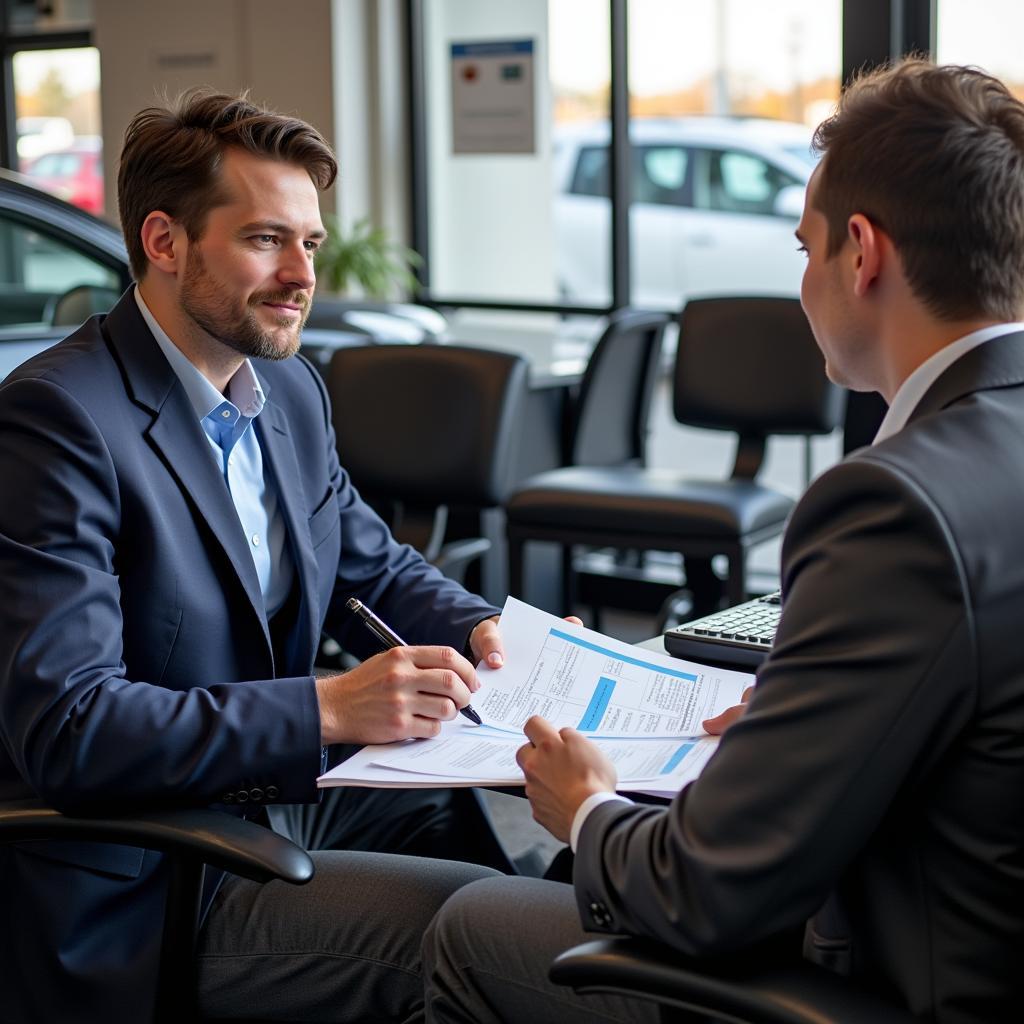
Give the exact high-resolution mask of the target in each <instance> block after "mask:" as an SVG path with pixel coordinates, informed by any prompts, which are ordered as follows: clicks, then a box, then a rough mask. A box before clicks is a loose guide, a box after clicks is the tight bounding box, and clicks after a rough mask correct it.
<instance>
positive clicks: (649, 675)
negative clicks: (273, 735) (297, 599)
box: [317, 598, 753, 796]
mask: <svg viewBox="0 0 1024 1024" xmlns="http://www.w3.org/2000/svg"><path fill="white" fill-rule="evenodd" d="M501 632H502V641H503V644H504V647H505V664H504V666H503V667H502V668H500V669H488V668H487V667H486V666H484V665H480V666H479V667H478V669H477V672H478V675H479V677H480V681H481V684H482V685H481V688H480V690H479V691H477V693H475V694H474V695H473V707H474V708H475V709H476V711H477V713H478V714H479V715H480V717H481V719H483V722H484V724H483V726H475V725H472V724H471V723H470V722H468V721H467V720H466V719H464V718H462V717H461V716H460V717H459V718H458V719H457V720H456V721H454V722H446V723H444V725H443V727H442V730H441V735H440V736H439V737H437V738H436V739H430V740H405V741H404V742H401V743H389V744H381V745H378V746H368V747H364V748H363V749H362V750H360V751H359V752H358V753H357V754H355V755H354V756H353V757H351V758H349V759H348V760H347V761H345V762H343V763H342V764H340V765H338V766H337V767H336V768H333V769H331V770H330V771H329V772H327V774H326V775H323V776H322V777H321V778H320V779H318V780H317V781H318V785H320V786H375V787H385V788H386V787H393V788H406V789H414V788H424V787H431V788H433V787H442V786H521V785H523V784H524V780H523V774H522V772H521V771H520V770H519V766H518V765H517V764H516V761H515V754H516V751H517V750H518V749H519V747H520V746H522V745H523V743H524V742H525V737H524V736H523V732H522V727H523V724H524V723H525V722H526V721H527V719H528V718H530V717H531V716H532V715H542V716H543V717H544V718H546V719H547V720H548V721H549V722H551V724H552V725H553V726H554V727H555V728H556V729H557V728H562V727H564V726H571V727H573V728H575V729H578V730H579V731H580V732H583V733H585V734H586V735H587V736H588V737H590V738H592V739H593V740H594V742H595V743H597V744H598V746H600V748H601V749H602V750H603V751H604V753H605V754H606V755H607V756H608V757H609V758H610V759H611V760H612V762H613V763H614V764H615V767H616V771H617V772H618V775H619V785H618V788H619V790H620V791H623V792H641V793H650V794H653V795H657V796H671V795H672V794H674V793H676V792H678V791H679V790H680V789H681V788H682V787H683V786H685V785H686V784H687V783H689V782H691V781H693V779H695V778H696V777H697V776H698V775H699V774H700V771H701V769H702V768H703V767H704V764H705V763H706V762H707V760H708V758H709V757H710V756H711V754H712V753H713V752H714V750H715V747H716V745H717V739H715V738H713V737H709V736H707V735H705V734H704V733H703V730H702V729H701V724H700V723H701V722H702V721H703V720H704V719H705V718H711V717H712V716H714V715H717V714H719V713H720V712H722V711H724V710H725V709H726V708H728V707H732V706H733V705H734V704H738V703H739V702H740V696H741V694H742V693H743V691H744V690H745V689H746V688H747V687H748V686H750V685H751V684H752V683H753V676H751V675H749V674H748V673H745V672H734V671H730V670H727V669H711V668H708V667H706V666H702V665H698V664H696V663H694V662H688V661H682V660H679V659H677V658H671V657H669V656H668V655H664V654H658V653H655V652H652V651H647V650H645V649H644V648H642V647H635V646H633V645H630V644H624V643H622V642H620V641H618V640H613V639H611V638H610V637H606V636H603V635H602V634H600V633H595V632H594V631H593V630H589V629H586V628H584V627H582V626H574V625H572V624H571V623H568V622H565V621H564V620H563V619H559V618H556V617H555V616H553V615H549V614H548V613H547V612H542V611H540V610H539V609H537V608H532V607H530V606H529V605H527V604H524V603H523V602H521V601H517V600H515V599H514V598H509V599H508V601H507V602H506V604H505V608H504V610H503V612H502V615H501Z"/></svg>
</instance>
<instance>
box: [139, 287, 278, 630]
mask: <svg viewBox="0 0 1024 1024" xmlns="http://www.w3.org/2000/svg"><path fill="white" fill-rule="evenodd" d="M135 301H136V303H138V306H139V311H140V312H141V313H142V317H143V319H144V320H145V321H146V324H147V325H148V327H149V329H150V330H151V331H152V332H153V337H154V338H156V343H157V344H158V345H159V346H160V351H161V352H163V354H164V355H165V356H166V357H167V361H168V362H169V363H170V364H171V369H173V370H174V372H175V373H176V374H177V376H178V379H179V380H180V381H181V384H182V387H184V389H185V393H186V394H187V395H188V398H189V401H190V402H191V403H192V408H193V409H195V412H196V417H197V419H198V420H199V422H200V424H201V425H202V428H203V430H204V431H205V432H206V436H207V439H208V440H209V442H210V454H211V456H212V457H213V458H214V459H215V460H216V463H217V466H218V468H219V469H220V471H221V473H223V475H224V482H225V483H226V484H227V487H228V491H229V492H230V494H231V500H232V501H233V502H234V505H235V511H236V512H237V513H238V521H239V522H240V523H241V524H242V531H243V532H244V533H245V537H246V540H247V541H248V548H249V553H250V554H251V555H252V560H253V563H254V565H255V566H256V575H257V576H258V577H259V581H260V590H261V591H262V592H263V603H264V605H265V607H266V613H267V618H268V619H269V618H270V617H271V616H272V615H273V614H274V613H275V612H276V611H278V609H280V607H281V605H283V604H284V602H285V600H287V598H288V593H289V591H290V590H291V587H292V580H293V579H294V576H295V566H294V563H293V561H292V557H291V553H290V551H289V550H288V535H287V531H286V529H285V523H284V516H283V515H282V513H281V508H280V506H279V504H278V500H277V489H276V487H275V485H274V483H273V480H272V479H270V478H268V477H267V475H265V474H264V472H263V452H262V451H261V449H260V443H259V438H258V437H257V436H256V430H255V428H254V427H253V420H255V419H256V417H257V416H259V414H260V413H261V412H262V411H263V406H264V405H265V404H266V400H267V395H268V394H269V390H268V391H267V392H264V390H263V387H262V385H261V384H260V382H259V379H258V378H257V377H256V373H255V371H254V370H253V368H252V364H251V363H250V362H249V360H248V359H246V360H245V362H244V363H242V365H241V366H240V367H239V368H238V370H237V371H236V373H235V375H234V376H233V377H232V378H231V380H230V381H228V387H227V393H228V397H227V398H225V397H224V395H222V394H221V393H220V392H219V391H218V390H217V389H216V388H215V387H214V386H213V385H212V384H211V383H210V382H209V381H208V380H207V379H206V378H205V377H204V376H203V375H202V373H200V372H199V370H198V369H196V367H195V366H194V365H193V364H192V363H191V362H190V361H189V359H188V357H187V356H186V355H185V354H184V353H183V352H182V351H181V349H179V348H178V346H177V345H175V344H174V342H173V341H171V339H170V338H169V337H168V335H167V333H166V331H164V329H163V328H162V327H161V326H160V325H159V324H158V323H157V321H156V318H155V317H154V316H153V314H152V313H151V312H150V311H149V308H148V307H147V306H146V303H145V302H144V301H143V298H142V296H141V295H140V294H139V290H138V288H136V289H135Z"/></svg>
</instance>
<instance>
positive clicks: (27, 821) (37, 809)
mask: <svg viewBox="0 0 1024 1024" xmlns="http://www.w3.org/2000/svg"><path fill="white" fill-rule="evenodd" d="M50 840H58V841H60V840H64V841H67V840H73V841H75V842H99V843H117V844H123V845H125V846H139V847H142V848H143V849H147V850H160V851H162V852H164V853H166V854H167V855H168V857H169V859H170V865H171V873H170V882H169V885H168V888H167V895H166V899H165V902H164V906H165V913H164V925H163V940H162V949H161V955H160V977H159V982H158V992H157V998H156V1001H155V1006H156V1008H157V1010H156V1018H155V1019H156V1021H158V1022H161V1024H162V1022H168V1024H170V1022H175V1024H177V1022H180V1021H194V1020H198V1019H199V1016H198V1010H197V993H196V940H197V935H198V930H199V913H200V898H201V896H202V890H203V874H204V870H205V868H204V866H205V865H207V864H209V865H211V866H213V867H215V868H220V869H221V870H223V871H230V872H231V873H232V874H235V875H239V876H241V877H242V878H249V879H251V880H253V881H255V882H261V883H262V882H269V881H271V880H272V879H281V880H282V881H285V882H290V883H292V884H294V885H302V884H304V883H305V882H308V881H309V880H310V879H311V878H312V877H313V861H312V860H311V859H310V857H309V854H307V853H306V851H305V850H303V849H301V848H300V847H298V846H296V845H295V844H294V843H293V842H291V841H290V840H288V839H285V838H284V837H283V836H280V835H278V834H277V833H276V832H272V831H271V830H270V829H268V828H263V827H261V826H259V825H254V824H253V823H252V822H249V821H244V820H242V819H241V818H235V817H232V816H231V815H229V814H225V813H223V812H221V811H214V810H210V809H208V808H195V809H191V810H172V811H153V812H150V813H141V814H135V815H132V816H130V817H89V818H78V817H71V816H68V815H64V814H60V813H59V812H58V811H55V810H53V809H52V808H49V807H46V806H44V805H43V804H41V803H40V802H38V801H35V800H16V801H0V843H21V842H43V841H50Z"/></svg>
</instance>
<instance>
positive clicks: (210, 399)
mask: <svg viewBox="0 0 1024 1024" xmlns="http://www.w3.org/2000/svg"><path fill="white" fill-rule="evenodd" d="M135 302H136V303H137V304H138V307H139V312H140V313H141V314H142V319H143V320H145V321H146V326H147V327H149V329H150V331H151V332H152V333H153V337H154V338H155V339H156V343H157V345H159V346H160V351H161V352H163V354H164V356H165V357H166V359H167V362H169V363H170V364H171V369H172V370H174V372H175V374H176V375H177V377H178V380H180V381H181V385H182V387H183V388H184V389H185V394H187V395H188V400H189V401H190V402H191V403H192V408H193V409H194V410H195V413H196V417H197V418H198V419H199V420H200V421H202V420H204V419H205V418H206V417H207V416H209V415H210V414H211V413H213V412H214V411H215V410H216V409H218V408H219V407H220V406H221V405H223V404H224V395H222V394H221V393H220V392H219V391H218V390H217V389H216V388H215V387H214V386H213V385H212V384H211V383H210V382H209V381H208V380H207V379H206V377H204V376H203V374H202V373H201V372H200V371H199V370H198V369H197V367H196V366H194V365H193V364H192V362H191V361H190V360H189V358H188V356H186V355H185V353H184V352H182V351H181V349H180V348H178V346H177V345H175V344H174V342H173V341H172V340H171V338H170V336H169V335H168V334H167V332H166V331H165V330H164V329H163V328H162V327H161V326H160V324H159V323H157V320H156V317H155V316H153V314H152V312H151V311H150V309H149V307H148V306H147V305H146V302H145V300H144V299H143V298H142V294H141V292H140V291H139V289H138V288H136V289H135ZM269 393H270V389H269V388H267V389H266V390H264V388H263V385H262V384H261V383H260V380H259V378H258V377H257V376H256V371H255V370H254V369H253V368H252V363H251V362H250V361H249V360H248V359H246V360H245V362H243V363H242V365H241V366H240V367H239V368H238V369H237V370H236V371H235V373H234V375H233V376H232V377H231V379H230V380H229V381H228V387H227V397H228V400H229V401H230V403H231V404H232V405H233V406H234V407H235V408H236V409H237V410H238V413H239V414H240V415H242V416H245V417H247V418H248V419H255V417H257V416H258V415H259V414H260V413H261V412H262V411H263V406H264V405H265V404H266V401H267V395H268V394H269Z"/></svg>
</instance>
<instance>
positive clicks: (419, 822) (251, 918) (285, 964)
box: [198, 789, 500, 1024]
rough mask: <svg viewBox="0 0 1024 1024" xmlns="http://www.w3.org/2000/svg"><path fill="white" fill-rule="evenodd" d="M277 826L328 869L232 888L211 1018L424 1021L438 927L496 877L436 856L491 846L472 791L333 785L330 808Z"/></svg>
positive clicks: (298, 811)
mask: <svg viewBox="0 0 1024 1024" xmlns="http://www.w3.org/2000/svg"><path fill="white" fill-rule="evenodd" d="M474 810H475V811H476V815H477V817H476V818H475V819H474V815H473V811H474ZM271 821H272V824H273V826H274V828H275V830H276V831H279V832H282V833H283V834H286V835H288V836H289V837H290V838H292V839H294V840H295V841H296V842H297V843H299V844H300V845H302V846H304V847H305V848H306V849H307V850H309V851H310V853H311V855H312V857H313V860H314V863H315V865H316V873H315V875H314V877H313V880H312V881H311V882H309V883H308V884H307V885H304V886H293V885H288V884H287V883H285V882H270V883H268V884H266V885H259V884H257V883H255V882H249V881H247V880H245V879H241V878H235V877H229V878H227V879H225V881H224V883H223V884H222V885H221V887H220V889H219V891H218V892H217V895H216V896H215V897H214V901H213V904H212V905H211V907H210V910H209V913H208V914H207V917H206V921H205V923H204V926H203V930H202V932H201V934H200V947H199V962H198V974H199V1004H200V1009H201V1011H202V1013H203V1015H204V1017H207V1018H212V1019H217V1020H245V1021H293V1022H298V1021H301V1022H304V1021H310V1022H312V1021H316V1022H317V1024H326V1022H335V1021H337V1022H341V1021H344V1022H362V1021H366V1022H370V1021H381V1022H382V1021H388V1022H413V1021H421V1020H422V1019H423V985H422V979H421V971H420V943H421V940H422V937H423V933H424V931H425V930H426V928H427V925H428V924H429V923H430V920H431V918H432V917H433V916H434V914H435V913H436V911H437V910H438V909H439V908H440V907H441V905H442V904H443V903H444V902H445V900H446V899H447V898H448V896H450V895H451V894H452V893H454V892H455V891H456V890H457V889H459V888H460V887H461V886H463V885H466V884H467V883H468V882H472V881H475V880H477V879H482V878H486V877H489V876H494V877H497V872H495V871H493V870H491V869H490V868H487V867H482V866H478V865H475V864H468V863H458V862H454V861H450V860H433V859H428V858H427V856H426V855H427V854H430V853H436V854H437V855H438V856H445V857H451V856H460V855H461V856H465V855H466V854H467V852H468V853H469V854H470V855H471V856H476V855H479V851H481V850H483V851H484V852H486V851H487V850H488V849H490V848H491V847H490V843H492V842H493V837H492V836H491V835H490V833H489V829H488V828H487V823H486V820H485V818H484V816H483V814H482V812H481V811H480V810H479V808H478V807H477V805H476V802H475V800H473V798H472V794H470V793H469V792H468V791H466V790H431V791H422V790H421V791H401V790H365V789H334V790H329V791H328V792H327V793H326V794H325V796H324V799H323V801H322V802H321V804H319V805H310V806H308V807H282V808H275V809H274V811H273V813H272V814H271ZM371 851H372V852H371ZM379 851H387V852H379ZM390 851H394V852H393V853H392V852H390ZM409 854H415V855H416V856H409ZM496 862H498V863H499V865H500V856H498V857H497V858H496Z"/></svg>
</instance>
